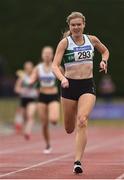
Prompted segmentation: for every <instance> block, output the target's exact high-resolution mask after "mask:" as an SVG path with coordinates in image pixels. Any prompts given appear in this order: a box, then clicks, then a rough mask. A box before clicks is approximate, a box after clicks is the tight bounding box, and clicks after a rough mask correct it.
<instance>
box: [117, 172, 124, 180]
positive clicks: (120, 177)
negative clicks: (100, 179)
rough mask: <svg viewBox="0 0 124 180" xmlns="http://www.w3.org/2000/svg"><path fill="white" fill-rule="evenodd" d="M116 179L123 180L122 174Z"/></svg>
mask: <svg viewBox="0 0 124 180" xmlns="http://www.w3.org/2000/svg"><path fill="white" fill-rule="evenodd" d="M116 179H124V173H123V174H121V175H120V176H118V177H117V178H116Z"/></svg>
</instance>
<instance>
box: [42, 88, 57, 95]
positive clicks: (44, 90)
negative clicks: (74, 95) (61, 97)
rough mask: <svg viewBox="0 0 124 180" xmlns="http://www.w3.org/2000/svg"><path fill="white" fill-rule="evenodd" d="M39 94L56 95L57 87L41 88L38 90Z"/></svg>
mask: <svg viewBox="0 0 124 180" xmlns="http://www.w3.org/2000/svg"><path fill="white" fill-rule="evenodd" d="M40 92H41V93H44V94H56V93H57V92H58V88H57V87H42V88H40Z"/></svg>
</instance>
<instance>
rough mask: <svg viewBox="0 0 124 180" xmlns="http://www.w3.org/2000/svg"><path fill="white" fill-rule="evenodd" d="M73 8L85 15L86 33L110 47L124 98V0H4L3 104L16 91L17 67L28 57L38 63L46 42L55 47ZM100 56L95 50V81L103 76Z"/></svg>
mask: <svg viewBox="0 0 124 180" xmlns="http://www.w3.org/2000/svg"><path fill="white" fill-rule="evenodd" d="M72 11H80V12H82V13H83V14H84V15H85V16H86V28H85V33H87V34H94V35H96V36H97V37H98V38H100V40H101V41H102V42H103V43H104V44H105V45H106V46H107V47H108V48H109V50H110V61H109V74H111V76H112V79H113V81H114V82H115V85H116V93H115V97H120V98H123V96H124V78H123V69H124V53H123V48H124V47H123V42H124V36H123V32H124V23H123V19H124V1H123V0H104V1H99V0H78V1H77V0H73V1H71V0H68V1H67V0H46V1H41V0H36V1H34V0H1V1H0V96H1V104H2V105H3V102H4V103H5V102H6V101H7V104H8V103H10V104H11V102H10V101H9V100H8V99H7V100H6V101H5V99H2V98H3V97H5V98H6V97H9V98H10V97H13V96H14V95H15V94H14V92H13V86H14V82H15V79H16V77H15V71H16V70H17V69H20V68H22V66H23V63H24V62H25V61H26V60H32V61H33V62H34V63H35V64H37V62H39V59H40V51H41V48H42V47H43V46H44V45H52V46H53V47H54V48H56V45H57V43H58V42H59V40H60V39H61V37H62V32H64V31H65V29H66V27H67V25H66V22H65V21H66V17H67V16H68V15H69V14H70V13H71V12H72ZM100 60H101V58H100V55H99V54H98V53H97V52H96V53H95V58H94V78H95V81H96V85H97V84H98V83H99V80H100V78H101V76H102V74H100V73H99V62H100ZM8 101H9V102H8ZM5 106H6V103H5ZM10 106H11V105H10ZM14 106H15V105H14ZM12 107H13V106H11V108H12ZM2 108H3V111H2V113H3V114H5V113H4V110H5V108H4V107H3V106H2ZM0 109H1V108H0ZM2 113H1V114H2Z"/></svg>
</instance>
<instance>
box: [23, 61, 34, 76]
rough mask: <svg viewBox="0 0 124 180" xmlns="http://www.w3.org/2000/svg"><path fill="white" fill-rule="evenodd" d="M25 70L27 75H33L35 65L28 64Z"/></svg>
mask: <svg viewBox="0 0 124 180" xmlns="http://www.w3.org/2000/svg"><path fill="white" fill-rule="evenodd" d="M24 70H25V72H26V73H27V74H31V73H32V70H33V64H31V63H26V64H25V66H24Z"/></svg>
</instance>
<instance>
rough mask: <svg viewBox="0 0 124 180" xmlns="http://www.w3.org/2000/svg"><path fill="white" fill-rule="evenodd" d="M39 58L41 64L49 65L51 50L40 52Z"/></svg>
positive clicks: (51, 58) (51, 57)
mask: <svg viewBox="0 0 124 180" xmlns="http://www.w3.org/2000/svg"><path fill="white" fill-rule="evenodd" d="M41 58H42V60H43V62H46V63H50V62H52V60H53V49H52V48H45V49H43V51H42V54H41Z"/></svg>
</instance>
